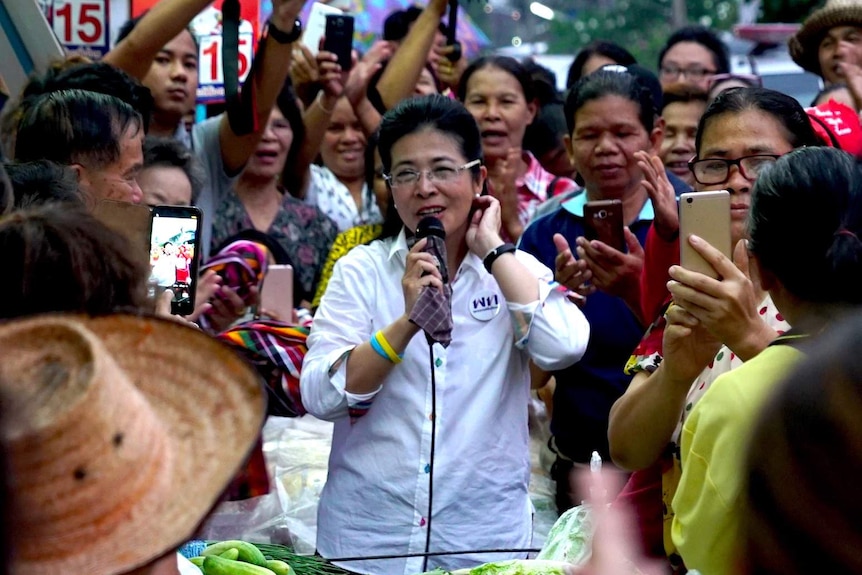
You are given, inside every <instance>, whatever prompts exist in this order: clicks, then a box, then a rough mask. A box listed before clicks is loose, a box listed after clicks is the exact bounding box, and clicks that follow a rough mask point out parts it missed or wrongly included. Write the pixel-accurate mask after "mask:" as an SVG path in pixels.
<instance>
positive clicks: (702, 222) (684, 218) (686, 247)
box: [679, 190, 732, 279]
mask: <svg viewBox="0 0 862 575" xmlns="http://www.w3.org/2000/svg"><path fill="white" fill-rule="evenodd" d="M692 234H694V235H696V236H698V237H700V238H702V239H703V240H705V241H706V242H708V243H709V244H710V245H711V246H712V247H714V248H715V249H717V250H719V251H720V252H721V253H723V254H724V255H725V256H726V257H727V258H728V259H731V258H732V255H731V253H732V252H731V249H732V247H731V240H730V193H729V192H728V191H727V190H717V191H712V192H689V193H686V194H682V195H681V196H680V198H679V247H680V250H679V251H680V254H679V261H680V265H681V266H682V267H684V268H685V269H688V270H692V271H696V272H699V273H702V274H704V275H707V276H710V277H712V278H716V279H718V272H716V271H715V269H713V267H712V266H711V265H710V264H709V263H708V262H707V261H706V260H705V259H703V257H701V255H700V254H699V253H697V251H696V250H695V249H694V248H693V247H692V246H691V244H690V243H689V242H688V237H689V236H690V235H692Z"/></svg>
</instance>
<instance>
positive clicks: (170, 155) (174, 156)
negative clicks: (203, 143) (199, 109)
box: [143, 136, 206, 198]
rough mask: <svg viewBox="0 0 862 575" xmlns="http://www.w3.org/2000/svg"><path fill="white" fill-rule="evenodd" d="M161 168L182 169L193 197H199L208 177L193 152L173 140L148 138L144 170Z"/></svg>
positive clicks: (145, 141)
mask: <svg viewBox="0 0 862 575" xmlns="http://www.w3.org/2000/svg"><path fill="white" fill-rule="evenodd" d="M159 167H161V168H179V169H181V170H182V171H183V173H184V174H185V175H186V177H187V178H188V179H189V183H190V184H191V186H192V197H193V198H196V197H198V194H199V193H200V191H201V189H202V188H203V185H204V179H205V177H206V176H205V175H204V173H203V169H202V168H201V167H200V165H198V162H197V159H196V158H195V157H194V155H193V154H192V152H191V150H189V149H188V148H187V147H186V146H184V145H183V144H182V143H180V142H178V141H177V140H175V139H173V138H164V137H158V136H147V137H146V138H144V166H143V169H147V168H159Z"/></svg>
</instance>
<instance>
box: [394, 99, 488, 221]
mask: <svg viewBox="0 0 862 575" xmlns="http://www.w3.org/2000/svg"><path fill="white" fill-rule="evenodd" d="M425 129H432V130H437V131H439V132H442V133H444V134H446V135H447V136H449V137H451V138H452V139H453V140H454V141H455V142H457V143H458V147H459V148H460V151H461V153H462V154H463V155H464V157H465V158H467V161H470V160H474V159H477V158H478V159H482V157H483V156H482V136H481V135H480V133H479V126H478V125H477V124H476V120H475V119H474V118H473V115H472V114H470V112H469V111H467V108H465V107H464V105H463V104H461V103H460V102H458V101H456V100H453V99H451V98H447V97H446V96H442V95H440V94H431V95H429V96H422V97H416V98H408V99H406V100H401V101H400V102H399V103H398V104H397V105H396V106H395V107H394V108H392V109H391V110H389V111H388V112H386V114H384V115H383V119H382V120H381V122H380V140H379V143H378V150H379V151H380V159H381V160H383V171H384V172H389V170H390V169H391V168H392V146H394V145H395V143H396V142H397V141H398V140H400V139H401V138H403V137H405V136H409V135H410V134H413V133H416V132H419V131H421V130H425ZM479 168H480V166H478V165H477V166H474V167H473V168H472V169H471V172H472V173H473V176H474V177H478V176H479ZM402 226H403V223H402V222H401V218H400V217H399V216H398V212H397V211H396V210H395V202H393V201H391V199H390V202H389V209H388V211H387V213H386V218H385V221H384V223H383V233H382V234H381V237H391V236H394V235H397V234H398V232H400V231H401V227H402Z"/></svg>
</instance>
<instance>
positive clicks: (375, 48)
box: [344, 40, 393, 108]
mask: <svg viewBox="0 0 862 575" xmlns="http://www.w3.org/2000/svg"><path fill="white" fill-rule="evenodd" d="M392 51H393V50H392V44H391V43H390V42H386V41H384V40H378V41H376V42H375V43H374V44H373V45H372V46H371V48H369V49H368V51H367V52H366V53H365V55H364V56H363V57H362V58H361V59H360V60H359V61H358V62H355V63H354V65H353V68H351V70H350V74H349V75H348V76H347V81H346V83H345V84H344V95H345V96H347V99H348V100H350V104H351V105H352V106H353V107H354V108H356V106H357V104H359V102H361V101H362V100H363V99H364V98H365V97H366V95H367V93H368V83H369V82H370V81H371V78H372V76H374V74H376V73H377V71H378V70H380V68H381V67H382V66H383V61H384V60H388V59H389V58H390V57H391V56H392Z"/></svg>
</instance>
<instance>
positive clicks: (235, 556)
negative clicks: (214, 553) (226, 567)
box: [219, 547, 239, 561]
mask: <svg viewBox="0 0 862 575" xmlns="http://www.w3.org/2000/svg"><path fill="white" fill-rule="evenodd" d="M219 557H221V558H222V559H230V560H231V561H237V560H239V549H237V548H236V547H231V548H230V549H228V550H227V551H225V552H224V553H220V554H219Z"/></svg>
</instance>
